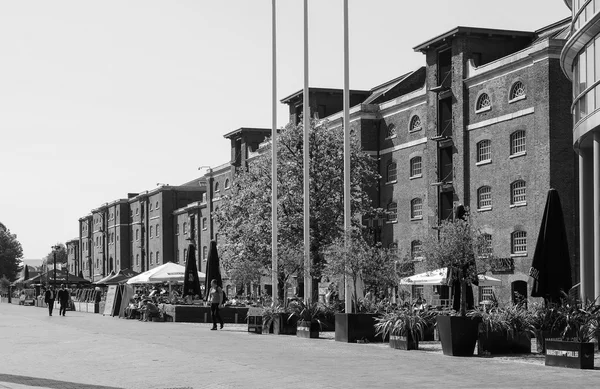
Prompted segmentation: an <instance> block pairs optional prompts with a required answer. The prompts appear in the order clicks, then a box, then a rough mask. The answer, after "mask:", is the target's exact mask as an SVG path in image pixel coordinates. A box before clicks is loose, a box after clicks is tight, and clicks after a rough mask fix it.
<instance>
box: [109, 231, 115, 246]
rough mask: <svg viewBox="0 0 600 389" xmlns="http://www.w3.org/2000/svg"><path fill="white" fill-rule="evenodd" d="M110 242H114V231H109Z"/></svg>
mask: <svg viewBox="0 0 600 389" xmlns="http://www.w3.org/2000/svg"><path fill="white" fill-rule="evenodd" d="M110 243H115V233H114V232H111V233H110Z"/></svg>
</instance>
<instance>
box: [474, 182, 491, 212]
mask: <svg viewBox="0 0 600 389" xmlns="http://www.w3.org/2000/svg"><path fill="white" fill-rule="evenodd" d="M490 208H492V187H490V186H482V187H480V188H479V189H477V209H490Z"/></svg>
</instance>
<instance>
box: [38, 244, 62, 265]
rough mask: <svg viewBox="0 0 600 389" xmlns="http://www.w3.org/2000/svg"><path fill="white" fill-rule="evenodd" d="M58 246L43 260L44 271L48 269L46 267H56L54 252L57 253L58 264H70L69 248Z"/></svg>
mask: <svg viewBox="0 0 600 389" xmlns="http://www.w3.org/2000/svg"><path fill="white" fill-rule="evenodd" d="M56 246H58V248H57V249H56V250H52V251H50V252H49V253H48V254H47V255H46V256H45V257H44V259H43V260H42V265H43V267H44V271H45V269H46V265H50V266H52V265H54V252H55V251H56V263H57V264H59V263H62V264H66V263H67V262H68V256H67V248H66V247H65V245H64V244H62V243H57V244H56Z"/></svg>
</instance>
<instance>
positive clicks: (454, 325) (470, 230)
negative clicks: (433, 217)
mask: <svg viewBox="0 0 600 389" xmlns="http://www.w3.org/2000/svg"><path fill="white" fill-rule="evenodd" d="M460 208H461V207H459V209H460ZM457 213H458V212H457ZM457 216H460V217H457V218H455V220H444V221H442V222H441V224H440V225H439V226H438V227H437V230H438V233H437V234H431V235H429V236H428V237H427V238H426V240H425V242H424V244H423V255H424V258H425V263H426V266H427V267H428V268H430V270H433V269H440V268H446V269H447V271H448V276H447V279H448V280H449V283H453V284H454V283H455V284H457V285H459V288H460V309H459V311H458V312H453V313H452V314H450V315H438V316H437V328H438V333H439V336H440V341H441V342H442V350H443V353H444V355H452V356H472V355H473V352H474V350H475V344H476V343H477V336H478V324H479V322H478V318H477V317H469V316H467V314H466V313H467V297H466V295H467V288H471V284H472V283H474V282H475V283H476V282H477V280H478V278H477V264H476V262H480V265H481V263H482V262H485V260H486V259H487V260H489V258H490V257H491V256H490V255H489V252H488V250H489V246H488V244H487V242H486V240H485V238H484V236H483V234H482V233H481V232H480V231H478V230H477V229H475V227H474V225H473V223H472V221H471V218H470V217H469V216H468V214H466V213H465V212H462V215H457ZM482 253H486V255H485V256H484V255H482ZM455 293H456V291H455Z"/></svg>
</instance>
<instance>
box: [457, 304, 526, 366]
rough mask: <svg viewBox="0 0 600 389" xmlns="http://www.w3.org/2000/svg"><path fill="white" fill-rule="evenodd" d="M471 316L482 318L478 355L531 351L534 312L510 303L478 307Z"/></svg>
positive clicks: (469, 314)
mask: <svg viewBox="0 0 600 389" xmlns="http://www.w3.org/2000/svg"><path fill="white" fill-rule="evenodd" d="M468 316H470V317H477V318H478V321H479V331H478V338H477V340H478V343H477V344H478V350H477V351H478V354H479V355H488V354H507V353H515V354H517V353H524V354H528V353H530V352H531V336H532V334H533V331H534V328H533V324H532V314H531V312H530V311H528V310H527V309H525V308H524V307H523V306H521V305H518V304H509V305H507V306H506V307H503V308H498V307H493V308H490V309H489V310H483V311H481V310H475V311H471V312H469V313H468Z"/></svg>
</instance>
